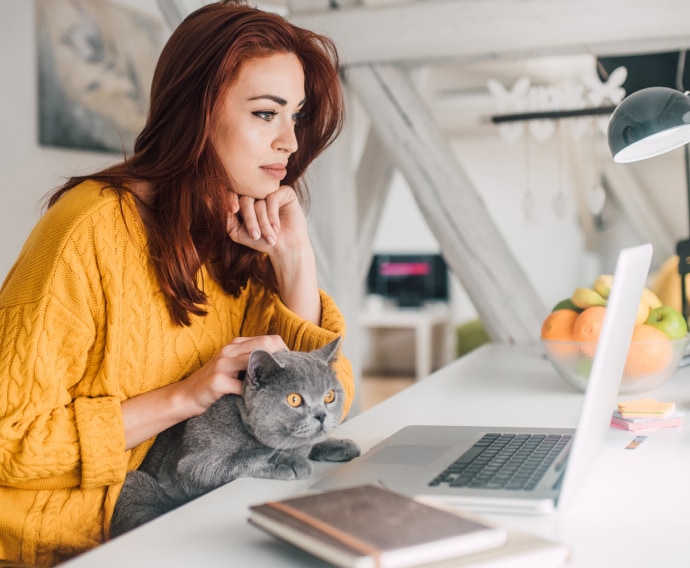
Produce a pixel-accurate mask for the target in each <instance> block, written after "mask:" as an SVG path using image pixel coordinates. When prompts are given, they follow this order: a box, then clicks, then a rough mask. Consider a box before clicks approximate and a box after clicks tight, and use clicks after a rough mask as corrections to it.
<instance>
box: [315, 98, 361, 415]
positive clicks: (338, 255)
mask: <svg viewBox="0 0 690 568" xmlns="http://www.w3.org/2000/svg"><path fill="white" fill-rule="evenodd" d="M345 94H346V97H347V92H346V93H345ZM352 147H353V144H352V129H351V125H350V124H349V123H347V122H346V124H345V127H344V129H343V132H342V133H341V135H340V136H339V137H338V139H337V140H336V141H335V142H334V143H333V145H332V146H331V147H329V148H328V149H327V150H326V151H325V152H324V153H323V154H322V155H321V156H319V157H318V158H317V159H316V161H315V162H314V163H313V164H312V165H311V166H310V168H309V171H308V173H307V175H308V177H307V182H308V184H309V188H310V193H311V207H310V211H309V214H308V222H309V230H310V234H311V239H312V245H313V246H314V250H315V254H316V255H317V265H318V268H319V284H320V286H321V287H322V288H323V289H324V290H325V291H326V292H327V293H328V294H330V295H331V297H332V298H333V299H334V300H335V302H336V304H337V305H338V307H339V308H340V311H341V312H342V314H343V317H344V318H345V321H346V322H347V334H346V337H345V342H344V344H343V352H344V353H345V354H346V356H347V357H348V359H349V360H350V363H351V364H352V370H353V374H354V379H355V391H356V393H359V392H360V390H361V388H360V387H361V384H362V381H361V378H362V371H361V369H362V363H361V355H360V353H361V352H362V350H361V347H360V340H361V335H362V334H361V333H360V331H359V322H358V316H359V309H360V306H361V305H362V300H363V295H364V286H363V284H364V282H363V280H362V281H360V280H359V278H358V274H357V270H358V266H359V258H358V256H357V250H358V248H357V193H356V191H355V187H354V183H355V182H354V179H355V176H354V172H353V166H352ZM359 410H360V397H359V396H356V398H355V402H354V403H353V407H352V410H351V415H354V414H356V413H357V412H359Z"/></svg>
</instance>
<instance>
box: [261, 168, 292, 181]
mask: <svg viewBox="0 0 690 568" xmlns="http://www.w3.org/2000/svg"><path fill="white" fill-rule="evenodd" d="M261 169H262V170H263V171H264V172H266V173H267V174H268V175H269V176H271V177H272V178H275V179H277V180H279V181H280V180H281V179H283V178H284V177H285V176H286V175H287V168H286V167H285V166H284V165H283V164H269V165H268V166H261Z"/></svg>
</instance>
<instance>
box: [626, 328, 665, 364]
mask: <svg viewBox="0 0 690 568" xmlns="http://www.w3.org/2000/svg"><path fill="white" fill-rule="evenodd" d="M672 356H673V346H672V344H671V340H670V339H669V338H668V336H667V335H666V334H665V333H664V332H663V331H661V330H660V329H657V328H656V327H654V326H652V325H649V324H646V323H643V324H641V325H636V326H635V328H634V329H633V334H632V340H631V343H630V349H629V350H628V358H627V359H626V361H625V370H624V373H625V374H626V375H636V376H639V375H650V374H653V373H658V372H659V371H662V370H664V369H665V368H666V366H667V365H668V364H669V362H670V361H671V357H672Z"/></svg>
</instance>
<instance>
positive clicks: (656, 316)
mask: <svg viewBox="0 0 690 568" xmlns="http://www.w3.org/2000/svg"><path fill="white" fill-rule="evenodd" d="M645 323H647V324H649V325H652V326H654V327H656V328H657V329H660V330H661V331H663V332H664V333H665V334H666V336H667V337H668V338H669V339H681V338H682V337H685V336H686V335H687V334H688V323H687V322H686V321H685V318H684V317H683V314H681V313H680V312H679V311H678V310H676V309H674V308H672V307H671V306H660V307H658V308H654V309H653V310H650V311H649V316H648V317H647V321H646V322H645Z"/></svg>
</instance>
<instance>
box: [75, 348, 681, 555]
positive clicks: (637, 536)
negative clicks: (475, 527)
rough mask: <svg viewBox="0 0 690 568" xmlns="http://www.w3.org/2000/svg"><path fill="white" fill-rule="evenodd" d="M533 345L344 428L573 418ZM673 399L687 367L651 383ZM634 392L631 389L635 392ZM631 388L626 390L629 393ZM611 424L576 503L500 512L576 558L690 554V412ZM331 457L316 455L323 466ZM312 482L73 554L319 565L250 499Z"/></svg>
mask: <svg viewBox="0 0 690 568" xmlns="http://www.w3.org/2000/svg"><path fill="white" fill-rule="evenodd" d="M539 353H540V350H539V349H537V348H530V349H526V348H519V347H509V346H499V345H485V346H483V347H481V348H480V349H477V350H475V351H473V352H472V353H470V354H469V355H467V356H465V357H463V358H461V359H459V360H457V361H455V362H453V363H452V364H450V365H448V366H447V367H444V368H443V369H441V370H439V371H437V372H436V373H434V374H433V375H431V377H429V378H428V379H427V380H424V381H422V382H419V383H416V384H414V385H413V386H411V387H409V388H408V389H406V390H405V391H403V392H401V393H400V394H398V395H396V396H394V397H392V398H390V399H388V400H386V401H384V402H383V403H381V404H380V405H378V406H376V407H374V408H372V409H370V410H368V411H367V412H364V413H362V414H360V415H359V416H357V417H355V418H353V419H351V420H348V421H346V422H345V423H344V424H343V425H341V427H340V431H339V435H342V436H348V437H352V438H354V439H355V440H357V441H358V442H359V443H360V444H361V445H362V447H363V448H364V449H368V448H369V447H371V446H372V445H373V444H374V443H376V442H378V441H379V440H380V439H381V438H383V437H384V436H387V435H389V434H392V433H393V432H394V431H396V430H398V429H399V428H401V427H402V426H405V425H406V424H413V423H417V424H475V425H492V426H500V425H507V426H511V425H513V426H514V425H522V426H565V427H570V426H573V425H574V424H575V423H576V421H577V417H578V414H579V409H580V406H581V403H582V398H583V395H582V393H581V392H579V391H576V390H575V389H574V388H572V387H570V386H569V385H566V384H565V383H563V382H562V380H561V379H559V378H558V377H557V376H556V374H555V372H554V371H553V369H552V368H551V366H550V365H549V363H548V362H546V361H545V360H544V359H543V358H541V357H540V356H539ZM643 394H644V396H652V397H654V398H657V399H659V400H673V401H675V402H676V404H677V406H678V407H679V408H680V409H682V410H685V411H686V412H688V415H689V416H690V368H685V369H681V370H680V371H679V372H678V373H676V375H675V376H674V377H673V378H672V379H671V380H670V381H669V382H668V383H667V384H666V385H664V386H662V387H660V388H658V389H656V390H654V391H649V392H646V393H643ZM640 396H641V395H640V394H637V395H626V396H625V399H630V398H638V397H640ZM621 399H623V397H621ZM634 436H635V434H634V433H631V432H625V431H622V430H615V429H611V430H610V431H609V434H608V436H607V439H606V445H605V447H604V449H603V451H602V453H601V454H600V455H599V457H598V459H597V461H596V462H595V464H594V466H593V469H592V471H591V472H590V475H589V477H588V480H587V482H586V484H585V486H584V487H582V489H581V490H580V492H579V495H578V498H577V499H576V502H575V503H574V504H573V507H572V508H571V509H569V510H568V511H566V512H562V513H556V514H554V515H549V516H545V517H521V516H517V515H492V516H491V518H492V519H494V520H497V521H499V522H500V523H503V524H504V525H506V526H514V527H516V528H519V529H521V530H525V531H531V532H533V533H536V534H540V535H542V536H545V537H548V538H552V539H555V540H559V541H561V542H564V543H566V544H568V545H569V546H570V547H571V548H572V550H573V558H572V560H571V562H570V563H569V564H568V566H569V567H577V568H599V567H606V568H610V567H611V566H620V567H625V568H650V567H652V566H663V567H669V568H670V567H674V568H675V567H680V566H688V565H690V537H689V535H690V423H689V424H688V425H686V426H685V427H683V428H675V429H669V430H660V431H657V432H649V433H647V439H646V441H645V442H644V443H643V444H642V445H641V446H640V447H639V448H638V449H636V450H625V449H624V448H625V446H626V444H627V443H628V442H629V441H630V440H631V439H632V438H633V437H634ZM328 467H337V466H334V465H331V464H318V467H317V470H316V473H315V475H320V474H321V473H322V472H323V471H325V469H326V468H328ZM309 484H310V481H308V480H307V481H299V482H281V481H268V480H256V479H244V480H238V481H235V482H233V483H230V484H228V485H226V486H224V487H221V488H219V489H217V490H216V491H214V492H212V493H210V494H208V495H205V496H204V497H201V498H200V499H197V500H196V501H194V502H192V503H189V504H187V505H186V506H184V507H181V508H180V509H178V510H177V511H173V512H172V513H170V514H168V515H166V516H163V517H161V518H159V519H157V520H156V521H153V522H151V523H149V524H148V525H145V526H143V527H141V528H139V529H138V530H136V531H133V532H131V533H129V534H127V535H125V536H123V537H121V538H120V539H116V540H114V541H112V542H110V543H108V544H105V545H103V546H101V547H99V548H97V549H95V550H93V551H91V552H89V553H86V554H84V555H82V556H81V557H78V558H76V559H75V560H73V561H72V562H71V563H69V564H68V566H69V568H78V567H81V566H84V567H89V568H91V567H93V566H99V567H100V568H106V567H117V568H121V567H122V566H127V567H128V568H135V567H139V566H142V567H143V566H146V567H149V566H166V567H168V568H173V567H178V566H179V567H183V566H184V567H188V566H203V567H204V568H212V567H215V566H218V567H223V568H226V567H227V566H230V565H232V566H257V567H261V568H265V567H273V566H279V567H283V566H295V567H310V566H311V567H319V566H320V567H323V566H325V565H324V564H323V563H322V562H320V561H318V560H316V559H314V558H312V557H310V556H308V555H307V554H305V553H302V552H300V551H298V550H295V549H293V548H292V547H290V546H288V545H286V544H283V543H281V542H279V541H277V540H276V539H273V538H271V537H269V536H267V535H265V534H263V533H262V532H261V531H259V530H258V529H256V528H254V527H252V526H250V525H248V524H247V521H246V519H247V507H248V506H249V505H252V504H255V503H259V502H262V501H265V500H268V499H281V498H286V497H290V496H294V495H297V494H300V493H302V492H304V491H306V489H307V487H308V486H309Z"/></svg>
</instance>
